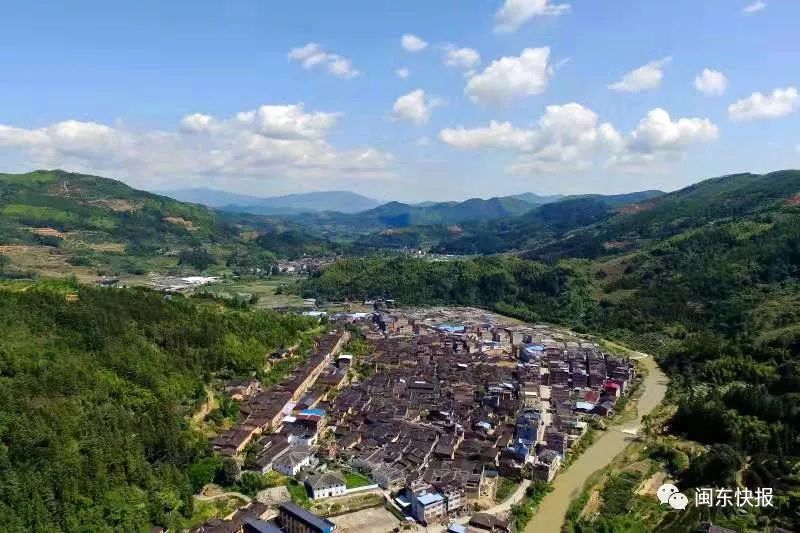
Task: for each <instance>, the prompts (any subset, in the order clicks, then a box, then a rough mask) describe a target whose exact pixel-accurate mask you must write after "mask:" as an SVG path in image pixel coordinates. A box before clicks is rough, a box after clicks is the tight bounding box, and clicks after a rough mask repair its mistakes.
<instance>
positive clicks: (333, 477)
mask: <svg viewBox="0 0 800 533" xmlns="http://www.w3.org/2000/svg"><path fill="white" fill-rule="evenodd" d="M306 487H307V488H308V491H309V492H310V493H311V497H312V498H313V499H315V500H318V499H320V498H330V497H331V496H342V495H343V494H345V493H347V482H346V481H345V480H344V478H342V476H340V475H339V474H336V473H334V472H325V473H324V474H319V475H316V476H309V477H308V478H307V479H306Z"/></svg>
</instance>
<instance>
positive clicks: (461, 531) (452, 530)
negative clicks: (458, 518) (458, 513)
mask: <svg viewBox="0 0 800 533" xmlns="http://www.w3.org/2000/svg"><path fill="white" fill-rule="evenodd" d="M447 531H448V532H449V533H466V531H467V527H466V526H462V525H461V524H453V525H452V526H450V527H448V528H447Z"/></svg>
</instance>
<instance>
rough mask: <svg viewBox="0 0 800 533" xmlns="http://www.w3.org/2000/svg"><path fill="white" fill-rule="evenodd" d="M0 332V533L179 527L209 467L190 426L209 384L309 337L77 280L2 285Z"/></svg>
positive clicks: (279, 318) (295, 326)
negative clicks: (92, 285)
mask: <svg viewBox="0 0 800 533" xmlns="http://www.w3.org/2000/svg"><path fill="white" fill-rule="evenodd" d="M0 324H2V327H1V328H0V524H1V525H2V527H0V529H2V530H3V531H4V532H23V531H92V532H95V531H140V530H142V529H144V530H147V524H158V525H162V526H172V527H177V526H178V525H179V524H181V523H182V520H183V519H184V518H185V517H186V516H190V515H191V514H192V509H193V499H192V494H193V493H194V492H195V491H196V490H197V489H198V487H197V486H194V485H196V484H197V480H196V479H195V478H196V477H197V474H198V472H201V473H202V471H203V470H204V469H206V466H207V464H208V462H209V456H210V449H209V444H208V441H207V439H206V438H205V437H203V436H202V435H199V434H196V433H195V432H194V431H193V430H192V429H191V428H190V427H189V425H188V423H187V416H188V415H189V414H190V413H191V412H192V410H193V409H194V408H195V406H196V405H197V404H199V403H200V402H201V401H203V400H204V399H205V391H204V384H206V383H207V382H208V381H209V380H210V379H211V377H213V376H219V377H224V376H234V375H246V374H252V373H256V372H258V371H260V370H262V369H263V367H264V358H265V354H267V353H269V352H270V351H272V350H274V349H275V348H276V347H279V346H282V345H291V344H293V343H295V342H296V341H297V339H298V338H299V336H300V335H301V333H302V332H303V331H305V330H307V329H308V328H309V327H310V323H309V321H308V320H307V319H304V318H303V317H300V316H291V315H279V314H277V313H267V312H241V311H234V310H230V309H221V308H218V307H216V306H198V305H196V304H193V303H192V302H191V301H189V300H187V299H185V298H182V297H179V296H176V297H172V298H166V297H165V296H164V295H162V294H159V293H155V292H151V291H147V290H134V289H123V290H119V289H96V288H90V287H85V286H78V285H76V284H73V283H69V282H37V283H30V282H26V283H21V282H16V283H15V282H6V283H5V284H4V285H2V286H0ZM200 477H202V476H200ZM201 484H202V483H201Z"/></svg>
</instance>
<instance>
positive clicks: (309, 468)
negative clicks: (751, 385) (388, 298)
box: [193, 303, 637, 533]
mask: <svg viewBox="0 0 800 533" xmlns="http://www.w3.org/2000/svg"><path fill="white" fill-rule="evenodd" d="M375 308H376V309H375V311H374V312H372V313H339V314H332V315H329V316H324V315H320V316H319V319H320V320H321V321H323V323H324V324H325V325H326V328H327V333H325V334H324V335H322V337H321V338H319V339H318V341H317V343H316V346H315V348H314V351H313V353H312V354H311V355H310V356H309V357H308V358H307V359H305V361H304V362H303V363H302V364H300V365H299V366H298V367H297V368H296V370H295V371H294V372H293V373H291V374H290V375H289V376H288V377H287V378H286V379H285V380H284V381H282V382H280V383H278V384H275V385H272V386H263V385H262V384H261V383H260V382H259V381H258V380H256V379H245V380H232V381H229V382H227V383H225V384H224V393H225V394H226V395H227V396H228V397H229V398H231V399H232V400H235V401H236V402H238V404H239V415H238V421H237V423H236V424H234V425H233V426H232V427H230V428H229V429H227V430H226V431H224V432H223V433H221V434H219V435H216V436H215V437H213V440H212V445H213V447H214V450H215V452H216V453H218V454H220V455H221V456H224V457H227V458H230V459H229V460H234V461H236V462H237V463H238V464H240V465H241V466H242V468H244V469H249V470H252V471H255V472H257V473H260V474H265V475H270V474H273V475H280V476H285V477H286V478H287V479H289V480H290V481H291V483H292V485H293V487H295V490H293V491H291V494H290V491H287V490H286V488H285V487H283V486H281V487H276V488H274V489H267V490H266V491H263V492H264V494H263V495H262V494H260V495H259V496H260V497H259V498H258V499H257V501H254V502H251V503H249V504H248V505H247V506H244V507H242V508H240V509H239V510H238V511H236V512H235V513H234V514H233V515H231V516H229V517H227V518H226V519H213V520H210V521H208V522H207V523H205V524H203V525H202V526H200V527H198V528H196V529H194V530H193V531H196V532H204V533H211V532H215V533H216V532H238V531H242V532H249V531H292V532H312V531H313V532H328V531H334V530H336V531H343V532H344V531H376V532H378V531H392V530H399V529H415V528H426V530H433V531H450V532H453V533H461V532H465V531H510V530H511V526H510V520H509V508H510V505H511V504H512V503H514V500H515V499H519V498H521V497H522V495H523V494H524V488H525V487H526V486H528V485H529V484H530V483H531V482H532V480H536V481H539V482H542V483H549V482H550V481H552V480H553V478H554V477H555V476H556V475H557V474H558V472H559V470H560V469H561V468H562V466H563V464H564V461H565V459H566V458H567V456H568V454H569V453H570V450H572V449H574V447H575V446H576V445H577V444H578V443H579V442H580V441H581V439H582V438H583V437H584V435H585V434H586V433H587V431H588V428H589V427H590V425H591V424H593V423H601V421H602V419H604V418H606V417H608V416H611V415H613V414H614V412H615V408H616V406H617V404H618V402H619V400H620V399H621V398H623V397H625V396H626V395H628V394H629V393H630V390H631V388H632V385H633V383H634V381H635V379H636V377H637V376H636V369H635V366H634V365H633V363H632V362H631V361H630V360H628V359H627V358H626V357H622V356H618V355H612V354H610V353H607V352H606V351H605V350H603V349H602V347H601V346H599V345H598V344H597V343H596V342H593V341H591V340H587V339H583V338H581V337H579V336H577V335H575V334H573V333H572V332H569V331H567V330H564V329H559V328H554V327H552V326H546V325H527V324H522V323H519V322H517V321H514V320H511V319H508V318H506V317H502V316H499V315H496V314H493V313H489V312H486V311H483V310H479V309H473V308H425V309H408V310H386V309H384V308H383V307H382V306H381V305H379V304H377V303H376V304H375ZM352 347H357V348H358V350H357V351H358V353H350V352H351V350H350V348H352ZM353 351H354V352H355V351H356V350H353ZM289 356H290V355H288V354H275V357H277V358H281V357H289ZM253 450H255V460H254V461H253V460H250V461H247V464H245V454H246V451H248V452H249V453H252V451H253ZM510 482H513V483H518V484H519V485H517V486H518V487H521V489H518V490H516V492H514V494H512V495H504V498H505V501H498V496H499V493H500V490H499V489H500V485H501V484H502V483H510ZM297 489H299V490H300V493H301V494H300V496H299V497H298V496H297ZM261 496H263V497H261Z"/></svg>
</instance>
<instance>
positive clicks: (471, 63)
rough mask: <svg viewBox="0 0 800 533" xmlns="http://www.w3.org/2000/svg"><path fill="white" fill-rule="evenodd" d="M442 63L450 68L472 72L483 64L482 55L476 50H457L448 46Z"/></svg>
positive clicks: (445, 48)
mask: <svg viewBox="0 0 800 533" xmlns="http://www.w3.org/2000/svg"><path fill="white" fill-rule="evenodd" d="M442 62H443V63H444V64H445V65H447V66H448V67H456V68H462V69H467V70H471V69H474V68H475V67H477V66H478V65H480V64H481V55H480V54H479V53H478V51H477V50H475V49H474V48H456V47H455V46H453V45H452V44H448V45H446V46H445V47H444V55H442Z"/></svg>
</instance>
